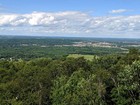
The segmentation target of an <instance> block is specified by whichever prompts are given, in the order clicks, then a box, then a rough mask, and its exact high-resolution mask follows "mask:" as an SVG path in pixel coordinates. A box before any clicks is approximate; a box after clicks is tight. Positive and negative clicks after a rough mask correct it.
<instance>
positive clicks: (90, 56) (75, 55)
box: [68, 54, 97, 61]
mask: <svg viewBox="0 0 140 105" xmlns="http://www.w3.org/2000/svg"><path fill="white" fill-rule="evenodd" d="M68 57H72V58H79V57H84V58H85V59H87V60H90V61H91V60H92V59H93V58H95V57H97V56H95V55H82V54H69V55H68Z"/></svg>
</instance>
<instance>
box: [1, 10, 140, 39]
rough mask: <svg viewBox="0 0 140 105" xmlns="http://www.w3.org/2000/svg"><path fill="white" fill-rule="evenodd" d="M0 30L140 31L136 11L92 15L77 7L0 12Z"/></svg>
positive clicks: (59, 32) (56, 32)
mask: <svg viewBox="0 0 140 105" xmlns="http://www.w3.org/2000/svg"><path fill="white" fill-rule="evenodd" d="M0 34H23V35H24V34H33V35H34V34H37V35H38V34H42V35H43V34H45V35H51V34H53V35H91V36H96V35H99V36H103V35H114V36H115V35H116V36H122V35H124V36H125V35H126V36H127V35H131V34H132V35H133V34H135V35H140V15H135V16H108V17H107V16H103V17H94V16H91V15H89V14H87V13H83V12H78V11H67V12H56V13H45V12H33V13H31V14H1V15H0ZM96 37H98V36H96ZM103 37H104V36H103ZM111 37H112V36H111Z"/></svg>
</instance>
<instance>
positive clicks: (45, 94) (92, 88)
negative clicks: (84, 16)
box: [0, 49, 140, 105]
mask: <svg viewBox="0 0 140 105" xmlns="http://www.w3.org/2000/svg"><path fill="white" fill-rule="evenodd" d="M0 105H140V53H139V51H138V50H137V49H131V50H130V51H129V53H128V54H124V55H108V56H100V57H96V58H94V59H93V60H92V61H88V60H86V59H84V58H83V57H81V58H67V57H61V58H59V59H51V58H45V57H44V58H38V59H33V60H28V61H27V60H22V59H18V60H0Z"/></svg>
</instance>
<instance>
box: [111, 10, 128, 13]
mask: <svg viewBox="0 0 140 105" xmlns="http://www.w3.org/2000/svg"><path fill="white" fill-rule="evenodd" d="M127 11H128V10H126V9H118V10H112V11H109V13H112V14H117V13H124V12H127Z"/></svg>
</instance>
